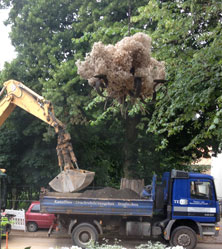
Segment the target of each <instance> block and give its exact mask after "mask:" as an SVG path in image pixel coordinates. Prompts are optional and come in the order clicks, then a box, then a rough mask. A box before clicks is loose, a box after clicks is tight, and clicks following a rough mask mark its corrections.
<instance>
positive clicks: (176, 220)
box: [163, 170, 220, 247]
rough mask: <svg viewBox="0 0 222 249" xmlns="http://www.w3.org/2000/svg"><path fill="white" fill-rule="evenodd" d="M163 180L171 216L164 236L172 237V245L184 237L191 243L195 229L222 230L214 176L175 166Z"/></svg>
mask: <svg viewBox="0 0 222 249" xmlns="http://www.w3.org/2000/svg"><path fill="white" fill-rule="evenodd" d="M163 184H164V200H165V203H166V209H165V210H166V212H167V220H168V222H167V225H166V227H165V229H164V238H165V239H166V240H170V242H171V245H177V244H181V243H179V242H178V240H180V241H182V240H183V241H184V243H182V244H181V245H182V246H184V247H187V244H186V243H188V242H189V240H190V238H189V237H190V236H188V234H191V236H193V237H194V235H193V234H194V233H195V234H199V235H200V236H204V235H210V236H216V235H217V234H218V232H219V227H218V226H217V222H219V221H220V211H219V202H218V200H217V195H216V189H215V186H214V180H213V177H212V176H210V175H206V174H200V173H192V172H184V171H178V170H172V172H171V173H168V172H166V173H164V175H163ZM192 233H193V234H192ZM195 237H196V236H195ZM195 240H196V239H194V241H195Z"/></svg>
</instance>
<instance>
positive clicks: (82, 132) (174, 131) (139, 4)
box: [0, 0, 222, 190]
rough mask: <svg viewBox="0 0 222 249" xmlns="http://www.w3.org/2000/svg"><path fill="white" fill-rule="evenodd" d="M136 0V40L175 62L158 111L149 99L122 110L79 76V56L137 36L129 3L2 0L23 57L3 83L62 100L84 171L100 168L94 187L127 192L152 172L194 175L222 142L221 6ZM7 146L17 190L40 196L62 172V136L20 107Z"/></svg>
mask: <svg viewBox="0 0 222 249" xmlns="http://www.w3.org/2000/svg"><path fill="white" fill-rule="evenodd" d="M130 2H131V16H132V21H133V23H130V26H131V30H130V32H131V34H133V33H136V32H138V31H143V32H145V33H147V34H149V35H151V36H152V38H153V51H152V52H153V55H154V57H155V58H157V59H158V60H164V61H165V62H166V68H167V78H168V83H167V85H166V87H165V88H164V87H160V90H159V91H158V94H157V102H156V104H155V105H153V104H149V102H150V100H149V99H147V100H145V103H141V102H139V101H137V102H135V103H130V102H127V103H126V104H125V105H124V106H122V105H120V104H119V103H118V102H115V101H113V100H112V99H107V98H102V97H100V96H98V95H97V94H96V92H95V91H94V90H92V89H91V88H90V87H89V86H88V83H87V82H86V81H85V80H82V79H80V77H79V76H78V75H77V69H76V66H75V62H76V60H77V59H83V58H84V57H85V55H86V53H88V52H89V51H90V50H91V48H92V45H93V43H94V42H97V41H102V42H103V43H104V44H115V43H116V42H117V41H119V40H121V39H122V38H123V37H125V36H126V35H128V34H129V14H130V13H129V1H128V0H124V1H118V0H114V1H108V0H104V1H96V0H90V1H89V0H83V1H82V0H81V1H80V0H77V1H71V0H63V1H60V0H49V1H43V0H29V1H27V0H2V1H1V2H0V3H1V5H2V6H3V7H6V6H8V5H11V11H10V16H9V20H8V23H9V24H11V25H12V32H11V34H10V37H11V39H12V43H13V44H14V46H15V49H16V51H17V54H18V56H17V58H16V59H15V60H13V61H12V62H11V63H6V65H5V68H4V70H3V71H2V72H0V81H1V83H3V82H4V81H6V80H8V79H10V78H13V79H16V80H19V81H22V82H23V83H24V84H25V85H27V86H29V87H30V88H31V89H33V90H34V91H36V92H37V93H38V94H40V95H43V96H44V97H45V98H46V99H48V100H50V101H51V102H52V103H53V106H54V108H55V113H56V116H57V117H58V118H59V119H60V120H61V121H62V122H64V123H66V124H67V129H68V131H69V132H70V133H71V136H72V144H73V147H74V151H75V153H76V156H77V158H78V162H79V165H80V168H83V169H89V170H92V171H95V172H96V178H95V181H94V185H95V186H98V185H103V186H107V185H111V186H118V184H119V182H120V178H121V177H122V176H123V175H125V176H129V177H130V176H133V177H140V178H142V177H143V178H145V180H146V182H147V183H148V182H149V181H150V179H151V177H152V174H153V172H156V173H158V174H161V173H162V172H163V171H166V170H170V169H171V168H180V169H181V168H184V169H189V165H190V162H191V161H192V160H196V159H198V158H199V157H201V156H202V155H204V156H207V154H208V152H209V148H208V146H212V147H213V150H214V151H216V152H217V150H218V146H219V143H220V141H221V135H222V132H221V130H222V129H221V128H222V127H221V123H220V122H219V121H220V118H221V115H222V111H221V110H220V109H221V108H220V107H221V105H222V97H221V87H220V85H221V84H220V82H221V77H222V72H221V64H222V58H221V53H220V49H221V45H222V44H221V41H222V39H221V13H220V10H221V9H220V7H221V3H220V2H218V1H216V0H213V1H211V2H210V3H208V2H206V1H192V0H186V1H182V0H181V1H157V0H150V1H148V2H147V1H145V0H139V1H136V0H131V1H130ZM52 6H53V7H52ZM166 88H167V91H166ZM0 144H1V146H0V166H1V167H6V168H7V171H8V175H11V177H12V183H13V185H14V186H16V187H19V186H22V185H25V186H27V185H32V186H33V187H35V188H36V190H38V189H39V187H40V186H42V185H47V183H48V182H49V180H51V178H52V177H53V176H55V175H57V173H58V171H59V169H58V167H57V159H56V153H55V147H56V140H55V134H54V131H52V129H51V128H48V127H47V126H46V125H45V124H42V122H41V121H38V120H37V119H36V118H34V117H32V116H30V115H29V114H27V113H25V112H24V111H20V110H18V109H16V111H15V112H14V113H13V114H12V116H11V117H10V118H9V119H8V120H7V121H6V123H5V124H4V127H1V133H0ZM197 147H199V148H203V150H198V149H197Z"/></svg>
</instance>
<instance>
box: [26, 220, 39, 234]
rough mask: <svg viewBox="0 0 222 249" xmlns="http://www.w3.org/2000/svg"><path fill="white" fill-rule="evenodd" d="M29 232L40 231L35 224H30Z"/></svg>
mask: <svg viewBox="0 0 222 249" xmlns="http://www.w3.org/2000/svg"><path fill="white" fill-rule="evenodd" d="M27 230H28V231H29V232H36V231H37V230H38V225H37V224H36V223H35V222H28V224H27Z"/></svg>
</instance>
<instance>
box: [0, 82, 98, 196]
mask: <svg viewBox="0 0 222 249" xmlns="http://www.w3.org/2000/svg"><path fill="white" fill-rule="evenodd" d="M5 92H6V94H5V95H4V97H3V98H2V99H1V100H0V126H1V125H2V124H3V123H4V122H5V120H6V119H7V118H8V117H9V115H10V114H11V113H12V111H13V110H14V109H15V107H16V106H19V107H20V108H22V109H24V110H25V111H27V112H29V113H30V114H32V115H34V116H36V117H37V118H39V119H41V120H42V121H44V122H46V123H47V124H49V125H50V126H52V127H54V129H55V132H56V133H57V134H58V144H57V147H56V150H57V155H58V164H59V166H60V168H61V173H60V174H59V175H58V176H57V177H56V178H54V179H53V180H52V181H51V182H50V183H49V185H50V186H51V187H52V188H53V189H54V190H56V191H58V192H74V191H78V190H81V189H83V188H85V187H87V186H88V185H89V184H90V183H91V182H92V180H93V179H94V175H95V173H94V172H90V171H86V170H80V169H79V167H78V164H77V159H76V156H75V154H74V152H73V148H72V144H71V142H70V141H71V137H70V134H69V133H67V132H66V131H65V125H64V124H63V123H62V122H61V121H60V120H58V119H57V118H56V117H55V115H54V109H53V106H52V104H51V102H50V101H48V100H45V99H44V98H43V97H42V96H40V95H38V94H37V93H35V92H34V91H32V90H31V89H29V88H28V87H26V86H25V85H24V84H22V83H21V82H18V81H15V80H9V81H6V82H5V83H4V84H3V88H2V90H1V92H0V96H1V95H3V94H4V93H5ZM72 162H73V163H74V164H75V167H74V166H73V163H72ZM62 169H64V171H63V170H62Z"/></svg>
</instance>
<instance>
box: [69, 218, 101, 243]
mask: <svg viewBox="0 0 222 249" xmlns="http://www.w3.org/2000/svg"><path fill="white" fill-rule="evenodd" d="M97 240H98V232H97V230H96V228H95V227H94V226H93V225H91V224H89V223H81V224H79V225H78V226H77V227H75V229H74V230H73V232H72V241H73V243H74V244H75V245H77V246H79V247H82V248H86V247H87V245H89V243H91V242H92V241H95V242H96V241H97Z"/></svg>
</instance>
